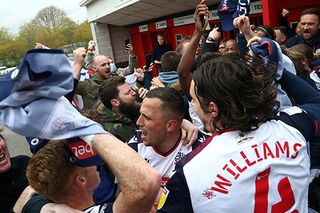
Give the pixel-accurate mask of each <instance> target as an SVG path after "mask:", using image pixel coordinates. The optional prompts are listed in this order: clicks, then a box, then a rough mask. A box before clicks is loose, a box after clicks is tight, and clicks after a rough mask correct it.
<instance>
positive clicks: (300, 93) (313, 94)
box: [279, 70, 320, 105]
mask: <svg viewBox="0 0 320 213" xmlns="http://www.w3.org/2000/svg"><path fill="white" fill-rule="evenodd" d="M279 83H280V84H281V87H282V89H283V90H284V91H285V92H286V93H287V94H288V95H289V96H290V97H292V98H293V99H294V100H295V101H296V102H297V104H299V105H302V104H308V103H318V104H320V95H319V93H318V92H317V91H316V90H315V89H314V88H313V87H312V86H310V85H309V84H308V83H307V82H305V81H304V80H302V79H301V78H299V77H297V76H295V75H293V74H291V73H290V72H288V71H286V70H285V71H283V74H282V77H281V79H280V80H279ZM297 88H299V89H297Z"/></svg>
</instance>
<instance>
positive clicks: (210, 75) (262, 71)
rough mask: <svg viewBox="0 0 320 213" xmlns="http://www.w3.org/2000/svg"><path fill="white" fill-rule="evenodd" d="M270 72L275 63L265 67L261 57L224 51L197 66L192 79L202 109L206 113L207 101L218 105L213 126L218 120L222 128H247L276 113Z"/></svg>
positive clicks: (251, 127) (216, 126)
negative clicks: (221, 54) (223, 53)
mask: <svg viewBox="0 0 320 213" xmlns="http://www.w3.org/2000/svg"><path fill="white" fill-rule="evenodd" d="M269 68H270V69H272V71H270V70H269ZM274 76H275V66H271V65H270V67H268V69H266V67H265V65H264V63H263V61H262V59H259V58H253V57H249V56H245V57H243V56H241V55H239V54H226V55H224V56H220V57H216V58H214V59H212V60H210V61H207V62H206V63H204V64H203V65H202V66H200V67H199V68H197V70H196V71H195V72H194V73H193V80H194V83H195V94H196V96H197V98H198V99H199V102H200V106H201V108H202V110H203V111H204V112H206V113H209V112H210V111H209V109H208V105H209V103H210V102H214V103H215V104H216V105H217V106H218V109H219V113H218V116H217V117H216V118H214V121H213V127H214V128H215V129H216V130H220V129H219V128H218V124H220V126H221V128H223V129H236V130H240V131H249V130H252V129H256V128H258V125H259V124H261V123H263V122H265V121H267V120H269V119H271V118H272V117H273V116H274V115H275V113H276V110H277V107H278V105H279V103H278V102H277V101H276V96H277V92H276V87H275V85H274V83H273V80H274Z"/></svg>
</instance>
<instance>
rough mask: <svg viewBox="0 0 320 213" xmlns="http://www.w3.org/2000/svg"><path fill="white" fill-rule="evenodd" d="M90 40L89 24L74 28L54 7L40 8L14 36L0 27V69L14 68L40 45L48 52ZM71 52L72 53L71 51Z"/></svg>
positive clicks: (73, 23)
mask: <svg viewBox="0 0 320 213" xmlns="http://www.w3.org/2000/svg"><path fill="white" fill-rule="evenodd" d="M91 39H92V35H91V29H90V24H89V23H88V21H85V22H83V23H80V24H77V23H76V22H75V21H73V20H71V19H70V18H68V17H67V16H66V13H65V11H63V10H61V9H59V8H56V7H54V6H50V7H46V8H43V9H42V10H40V11H39V12H38V14H37V15H36V16H35V17H34V18H33V19H32V20H31V21H30V22H28V23H25V24H24V25H22V26H21V27H20V29H19V32H18V34H17V35H15V36H14V35H12V34H11V33H10V32H9V31H8V29H6V28H3V27H0V66H7V67H11V66H16V65H18V64H19V62H20V60H21V58H22V57H23V55H24V54H25V53H26V52H27V51H28V50H29V49H32V48H34V47H35V43H36V42H38V43H41V44H44V45H45V46H48V47H50V48H58V49H65V47H69V49H70V47H73V46H79V44H87V43H88V41H89V40H91ZM71 52H72V51H71Z"/></svg>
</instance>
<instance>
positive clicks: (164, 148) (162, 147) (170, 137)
mask: <svg viewBox="0 0 320 213" xmlns="http://www.w3.org/2000/svg"><path fill="white" fill-rule="evenodd" d="M180 140H181V129H177V130H175V131H173V132H171V133H168V134H167V136H166V138H165V140H163V142H162V143H161V144H159V145H157V146H156V148H157V149H158V150H159V151H160V152H162V153H163V154H166V153H168V152H170V151H171V150H172V149H173V148H174V147H175V146H177V145H178V144H179V143H180Z"/></svg>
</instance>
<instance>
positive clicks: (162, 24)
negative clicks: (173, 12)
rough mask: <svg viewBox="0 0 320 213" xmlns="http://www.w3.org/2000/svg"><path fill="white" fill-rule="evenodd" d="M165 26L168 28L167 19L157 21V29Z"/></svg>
mask: <svg viewBox="0 0 320 213" xmlns="http://www.w3.org/2000/svg"><path fill="white" fill-rule="evenodd" d="M163 28H167V21H166V20H164V21H158V22H156V29H157V30H158V29H163Z"/></svg>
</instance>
